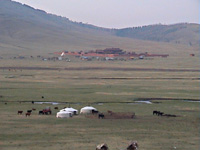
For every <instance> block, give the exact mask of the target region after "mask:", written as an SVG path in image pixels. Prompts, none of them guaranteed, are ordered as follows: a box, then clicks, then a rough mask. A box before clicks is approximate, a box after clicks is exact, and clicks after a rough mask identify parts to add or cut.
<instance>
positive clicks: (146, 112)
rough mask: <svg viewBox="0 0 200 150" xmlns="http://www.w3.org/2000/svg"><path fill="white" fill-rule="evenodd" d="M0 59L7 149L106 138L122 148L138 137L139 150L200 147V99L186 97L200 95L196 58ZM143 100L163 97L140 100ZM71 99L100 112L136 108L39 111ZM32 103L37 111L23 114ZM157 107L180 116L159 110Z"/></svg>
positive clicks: (52, 147) (80, 145) (52, 149)
mask: <svg viewBox="0 0 200 150" xmlns="http://www.w3.org/2000/svg"><path fill="white" fill-rule="evenodd" d="M172 60H174V61H172ZM0 62H1V63H0V108H1V109H0V118H1V122H0V126H1V127H0V133H1V134H0V149H2V150H11V149H12V150H13V149H16V150H23V149H24V150H27V149H29V150H36V149H37V150H38V149H45V150H47V149H48V150H58V149H59V150H64V149H67V150H73V149H80V150H93V149H95V146H96V145H97V144H99V143H102V142H106V143H107V144H108V146H109V148H110V149H111V150H118V149H124V148H125V147H126V146H127V145H128V143H129V142H130V141H131V140H137V141H138V143H139V146H140V149H141V150H147V149H153V150H161V149H162V150H173V149H174V147H176V149H178V150H179V149H180V150H188V149H191V150H196V149H199V145H200V144H199V130H200V128H199V104H200V103H199V102H187V101H183V100H187V99H191V100H196V101H197V100H199V71H198V70H199V68H198V66H199V65H198V58H197V57H189V58H188V59H187V60H185V61H184V60H182V59H181V58H178V59H176V58H173V57H172V58H171V57H170V58H162V59H161V58H157V59H154V60H142V61H139V60H138V61H127V62H119V61H117V62H97V61H94V62H85V61H83V62H80V61H77V62H76V61H72V62H70V63H67V62H59V61H57V62H48V61H47V62H44V61H37V60H9V59H5V60H4V59H3V60H0ZM3 67H6V68H3ZM9 67H14V68H11V69H10V70H9V69H8V68H9ZM17 67H18V68H17ZM19 67H24V68H19ZM30 67H35V69H30ZM38 67H39V68H43V69H38ZM44 68H48V69H44ZM52 68H56V69H52ZM66 68H68V69H66ZM69 68H75V69H69ZM85 68H90V69H85ZM97 68H100V69H97ZM170 70H171V71H170ZM42 96H44V98H42ZM153 98H160V99H162V100H159V99H156V100H154V99H153ZM143 99H151V100H152V102H158V103H153V104H143V103H136V102H135V101H137V100H143ZM165 99H169V100H165ZM31 101H45V102H48V101H52V102H66V104H58V105H51V104H31ZM20 102H21V103H20ZM5 103H7V105H6V104H5ZM69 103H70V105H71V107H74V108H76V109H78V110H80V108H81V107H83V106H86V105H88V104H90V105H92V106H94V107H96V108H97V109H98V110H99V111H101V112H107V110H112V111H113V112H135V114H136V117H135V118H134V119H101V120H99V119H91V118H87V117H84V116H81V115H78V116H75V117H73V118H70V119H57V118H56V117H55V115H56V112H57V111H56V110H53V114H52V115H44V116H43V115H38V111H39V110H41V109H43V108H45V107H46V106H50V107H51V108H53V107H55V106H58V107H59V108H63V107H65V106H66V107H67V106H68V105H69ZM31 108H36V111H34V112H33V114H32V115H31V116H30V117H25V115H24V114H23V115H17V111H18V110H23V111H26V110H28V109H31ZM153 110H160V111H163V112H164V113H169V114H175V115H177V116H178V117H169V118H168V117H158V116H153V115H152V111H153Z"/></svg>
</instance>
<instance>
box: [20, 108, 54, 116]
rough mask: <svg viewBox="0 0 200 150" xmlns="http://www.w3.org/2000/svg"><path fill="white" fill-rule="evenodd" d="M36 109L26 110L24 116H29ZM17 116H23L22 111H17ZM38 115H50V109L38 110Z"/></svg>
mask: <svg viewBox="0 0 200 150" xmlns="http://www.w3.org/2000/svg"><path fill="white" fill-rule="evenodd" d="M35 110H36V109H35V108H32V109H31V110H27V112H26V113H25V116H26V117H27V116H30V115H31V113H32V111H35ZM17 114H18V115H22V114H23V111H22V110H18V112H17ZM38 114H39V115H51V109H50V108H48V109H43V110H40V111H39V113H38Z"/></svg>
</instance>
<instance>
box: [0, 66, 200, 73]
mask: <svg viewBox="0 0 200 150" xmlns="http://www.w3.org/2000/svg"><path fill="white" fill-rule="evenodd" d="M9 69H10V70H58V71H59V70H72V71H73V70H75V71H81V70H111V71H160V72H200V70H198V69H159V68H125V67H123V68H120V67H68V68H54V67H0V70H9Z"/></svg>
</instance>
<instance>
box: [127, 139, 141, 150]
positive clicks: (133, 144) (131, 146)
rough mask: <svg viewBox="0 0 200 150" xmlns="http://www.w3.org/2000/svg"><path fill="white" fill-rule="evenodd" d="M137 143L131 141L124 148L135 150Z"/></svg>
mask: <svg viewBox="0 0 200 150" xmlns="http://www.w3.org/2000/svg"><path fill="white" fill-rule="evenodd" d="M138 147H139V146H138V143H137V141H132V142H131V143H130V144H129V146H128V147H127V148H126V150H137V149H138Z"/></svg>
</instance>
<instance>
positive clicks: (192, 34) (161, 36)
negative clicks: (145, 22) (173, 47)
mask: <svg viewBox="0 0 200 150" xmlns="http://www.w3.org/2000/svg"><path fill="white" fill-rule="evenodd" d="M114 33H115V35H117V36H120V37H129V38H134V39H141V40H151V41H157V42H168V43H176V44H186V45H189V46H198V45H199V43H200V41H199V25H198V24H188V23H179V24H174V25H161V24H158V25H149V26H142V27H134V28H125V29H120V30H115V32H114Z"/></svg>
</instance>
